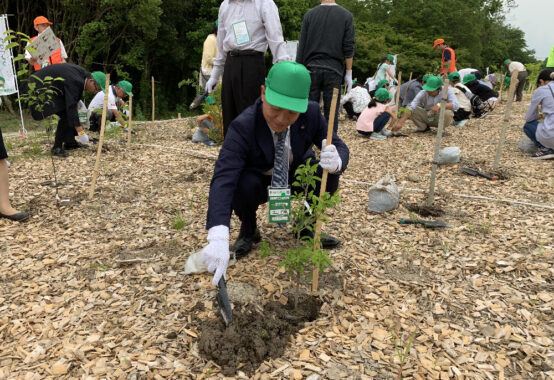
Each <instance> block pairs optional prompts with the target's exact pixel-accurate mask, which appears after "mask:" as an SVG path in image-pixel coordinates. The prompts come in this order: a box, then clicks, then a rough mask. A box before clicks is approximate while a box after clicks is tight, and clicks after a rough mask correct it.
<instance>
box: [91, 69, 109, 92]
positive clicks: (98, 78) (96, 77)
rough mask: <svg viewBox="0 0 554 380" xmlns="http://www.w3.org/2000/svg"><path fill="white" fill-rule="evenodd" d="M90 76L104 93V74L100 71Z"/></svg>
mask: <svg viewBox="0 0 554 380" xmlns="http://www.w3.org/2000/svg"><path fill="white" fill-rule="evenodd" d="M90 75H91V76H92V79H94V81H95V82H96V83H98V85H99V86H100V88H101V89H102V91H106V74H104V73H103V72H102V71H95V72H93V73H92V74H90Z"/></svg>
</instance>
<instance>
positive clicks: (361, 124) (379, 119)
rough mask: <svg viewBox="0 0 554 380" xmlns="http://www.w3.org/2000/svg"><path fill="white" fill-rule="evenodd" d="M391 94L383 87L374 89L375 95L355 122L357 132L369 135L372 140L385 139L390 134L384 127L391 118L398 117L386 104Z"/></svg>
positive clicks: (395, 118)
mask: <svg viewBox="0 0 554 380" xmlns="http://www.w3.org/2000/svg"><path fill="white" fill-rule="evenodd" d="M391 99H392V95H391V94H390V93H389V92H388V91H387V89H385V88H380V89H378V90H377V91H375V96H374V97H373V98H372V99H371V102H369V104H368V105H367V108H366V109H364V110H363V111H362V114H361V115H360V117H359V118H358V121H357V123H356V130H357V131H358V133H360V134H362V135H364V136H366V137H367V136H369V138H370V139H372V140H385V139H386V138H387V136H390V135H391V131H389V130H388V129H386V128H385V126H386V125H387V123H388V122H389V120H390V119H391V118H392V119H393V120H394V122H396V120H397V119H398V118H397V117H396V114H395V113H394V111H393V110H392V109H391V108H390V107H389V106H387V103H389V102H390V100H391Z"/></svg>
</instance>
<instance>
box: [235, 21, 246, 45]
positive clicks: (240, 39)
mask: <svg viewBox="0 0 554 380" xmlns="http://www.w3.org/2000/svg"><path fill="white" fill-rule="evenodd" d="M233 32H234V33H235V42H236V43H237V45H238V46H240V45H244V44H247V43H249V42H250V34H248V26H247V25H246V21H239V22H236V23H234V24H233Z"/></svg>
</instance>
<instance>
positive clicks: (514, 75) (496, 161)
mask: <svg viewBox="0 0 554 380" xmlns="http://www.w3.org/2000/svg"><path fill="white" fill-rule="evenodd" d="M518 73H519V72H518V71H517V70H514V71H512V79H511V80H510V91H508V103H507V104H506V110H505V111H504V124H503V125H502V131H501V132H500V140H499V141H498V146H497V147H496V155H495V157H494V164H493V166H492V169H493V170H497V169H498V164H499V163H500V156H502V148H503V147H504V141H506V131H507V130H508V125H509V124H510V116H511V114H512V103H513V101H514V93H515V91H516V86H517V82H518V80H517V75H518Z"/></svg>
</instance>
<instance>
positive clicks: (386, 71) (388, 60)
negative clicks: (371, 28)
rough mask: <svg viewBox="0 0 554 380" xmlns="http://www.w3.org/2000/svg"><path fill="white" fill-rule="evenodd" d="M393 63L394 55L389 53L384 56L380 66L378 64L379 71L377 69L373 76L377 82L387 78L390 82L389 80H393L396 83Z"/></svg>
mask: <svg viewBox="0 0 554 380" xmlns="http://www.w3.org/2000/svg"><path fill="white" fill-rule="evenodd" d="M393 63H394V55H392V54H387V56H386V57H385V58H383V60H382V62H381V63H380V64H379V66H377V71H375V74H373V78H374V79H375V82H377V83H379V82H381V81H382V80H386V81H387V82H388V81H389V80H392V81H393V82H394V83H396V79H395V78H394V73H393V72H392V71H391V68H392V67H393ZM377 86H379V85H377ZM377 88H379V87H377Z"/></svg>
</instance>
